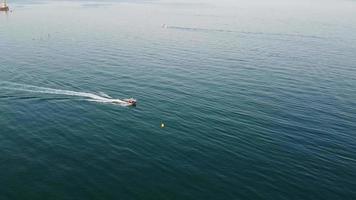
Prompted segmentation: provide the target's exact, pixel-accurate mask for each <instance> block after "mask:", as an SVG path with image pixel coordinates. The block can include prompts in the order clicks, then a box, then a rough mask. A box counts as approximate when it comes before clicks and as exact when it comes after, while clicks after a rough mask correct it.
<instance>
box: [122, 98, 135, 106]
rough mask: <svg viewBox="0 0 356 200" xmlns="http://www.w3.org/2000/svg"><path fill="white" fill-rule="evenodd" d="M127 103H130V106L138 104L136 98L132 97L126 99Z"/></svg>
mask: <svg viewBox="0 0 356 200" xmlns="http://www.w3.org/2000/svg"><path fill="white" fill-rule="evenodd" d="M124 101H125V102H126V103H128V104H129V105H130V106H136V102H137V101H136V99H134V98H130V99H124Z"/></svg>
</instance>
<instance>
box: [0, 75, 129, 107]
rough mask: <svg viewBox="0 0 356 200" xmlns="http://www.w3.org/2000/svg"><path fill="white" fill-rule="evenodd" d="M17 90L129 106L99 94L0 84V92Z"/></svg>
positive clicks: (16, 84)
mask: <svg viewBox="0 0 356 200" xmlns="http://www.w3.org/2000/svg"><path fill="white" fill-rule="evenodd" d="M5 89H7V90H17V91H24V92H32V93H42V94H56V95H66V96H77V97H85V98H86V99H85V100H88V101H95V102H100V103H114V104H119V105H121V106H128V105H129V104H128V103H127V102H125V101H123V100H121V99H114V98H112V97H110V96H109V95H107V94H105V93H103V92H99V94H94V93H89V92H76V91H70V90H60V89H53V88H46V87H39V86H33V85H26V84H19V83H12V82H7V81H1V82H0V90H5Z"/></svg>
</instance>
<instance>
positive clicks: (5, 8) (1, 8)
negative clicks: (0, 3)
mask: <svg viewBox="0 0 356 200" xmlns="http://www.w3.org/2000/svg"><path fill="white" fill-rule="evenodd" d="M0 11H9V7H8V6H6V7H0Z"/></svg>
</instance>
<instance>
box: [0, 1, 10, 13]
mask: <svg viewBox="0 0 356 200" xmlns="http://www.w3.org/2000/svg"><path fill="white" fill-rule="evenodd" d="M0 11H9V6H8V5H7V2H6V0H4V1H3V2H2V3H0Z"/></svg>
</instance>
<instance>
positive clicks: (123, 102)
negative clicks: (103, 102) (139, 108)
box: [109, 98, 137, 106]
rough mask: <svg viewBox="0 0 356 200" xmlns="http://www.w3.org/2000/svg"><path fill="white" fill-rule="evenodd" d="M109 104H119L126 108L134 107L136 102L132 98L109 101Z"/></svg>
mask: <svg viewBox="0 0 356 200" xmlns="http://www.w3.org/2000/svg"><path fill="white" fill-rule="evenodd" d="M109 102H111V103H114V104H121V105H127V106H136V102H137V100H136V99H134V98H130V99H123V100H121V99H109Z"/></svg>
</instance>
